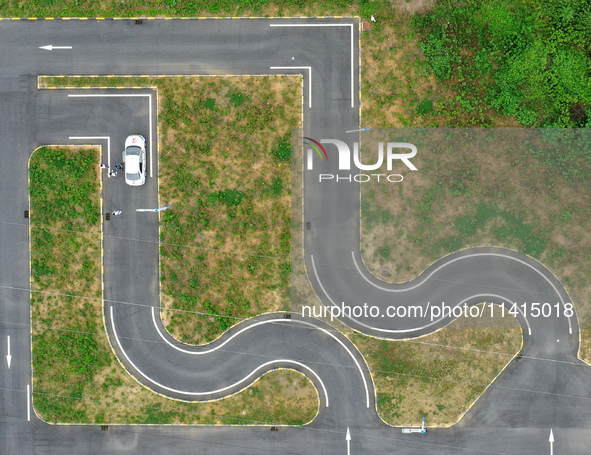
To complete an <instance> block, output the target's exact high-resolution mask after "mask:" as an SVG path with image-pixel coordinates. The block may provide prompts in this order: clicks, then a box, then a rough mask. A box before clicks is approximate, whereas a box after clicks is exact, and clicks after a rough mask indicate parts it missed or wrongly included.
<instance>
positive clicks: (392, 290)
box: [312, 251, 574, 335]
mask: <svg viewBox="0 0 591 455" xmlns="http://www.w3.org/2000/svg"><path fill="white" fill-rule="evenodd" d="M479 256H494V257H501V258H504V259H510V260H512V261H515V262H519V263H520V264H523V265H526V266H527V267H529V268H530V269H532V270H533V271H535V272H536V273H537V274H538V275H540V276H541V277H542V278H544V280H546V281H547V282H548V284H550V286H552V289H554V292H555V293H556V295H557V296H558V298H559V299H560V303H562V306H563V307H565V311H566V305H565V303H564V300H563V299H562V295H561V294H560V292H558V289H556V286H554V283H552V281H550V279H549V278H548V277H547V276H546V275H544V274H543V273H542V272H540V271H539V270H538V269H536V268H535V267H534V266H533V265H531V264H528V263H527V262H525V261H523V260H521V259H518V258H515V257H513V256H509V255H507V254H501V253H472V254H467V255H465V256H460V257H457V258H455V259H450V260H448V261H446V262H445V263H443V264H442V265H440V266H439V267H437V268H436V269H435V270H433V271H432V272H431V273H429V275H427V276H426V277H425V278H424V279H423V280H422V281H421V282H420V283H417V284H415V285H414V286H411V287H408V288H405V289H392V288H385V287H383V286H379V285H377V284H375V283H372V282H371V281H370V280H369V279H368V278H367V277H366V276H365V275H364V274H363V272H362V271H361V269H360V268H359V265H357V261H356V260H355V252H354V251H351V257H352V258H353V263H354V264H355V267H356V268H357V271H358V272H359V274H360V275H361V277H362V278H363V279H364V280H365V281H367V282H368V283H369V284H371V285H372V286H374V287H375V288H378V289H380V290H382V291H386V292H406V291H410V290H412V289H415V288H417V287H419V286H420V285H422V284H423V283H425V282H426V281H427V280H428V279H429V278H431V276H433V274H434V273H435V272H437V271H439V270H441V269H442V268H444V267H447V266H448V265H449V264H452V263H454V262H456V261H459V260H462V259H468V258H472V257H479ZM313 261H314V259H312V262H313ZM316 278H318V277H316ZM491 295H492V294H491ZM570 303H571V304H572V302H570ZM573 308H574V305H573ZM565 317H566V318H567V320H568V332H569V335H572V334H573V327H572V322H571V317H572V316H565Z"/></svg>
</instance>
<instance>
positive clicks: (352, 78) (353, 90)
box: [269, 24, 355, 107]
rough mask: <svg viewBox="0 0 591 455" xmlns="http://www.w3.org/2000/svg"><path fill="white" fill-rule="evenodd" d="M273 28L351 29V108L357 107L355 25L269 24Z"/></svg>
mask: <svg viewBox="0 0 591 455" xmlns="http://www.w3.org/2000/svg"><path fill="white" fill-rule="evenodd" d="M269 25H270V26H271V27H349V28H350V29H351V107H355V64H354V58H353V54H354V44H353V43H354V35H355V32H354V29H353V24H269Z"/></svg>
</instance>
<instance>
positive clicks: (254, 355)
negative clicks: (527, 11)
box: [0, 19, 591, 454]
mask: <svg viewBox="0 0 591 455" xmlns="http://www.w3.org/2000/svg"><path fill="white" fill-rule="evenodd" d="M294 24H296V25H295V26H293V25H294ZM276 25H280V26H276ZM287 25H289V26H287ZM357 43H358V26H357V22H356V21H353V20H346V19H338V20H337V19H310V20H289V19H257V20H255V19H253V20H246V19H244V20H145V21H144V22H143V25H136V24H135V22H134V21H132V20H121V21H95V20H90V21H78V20H72V21H2V22H0V56H1V58H0V137H1V138H2V139H3V140H2V141H0V157H1V158H2V161H1V163H2V165H1V166H0V194H1V195H2V198H0V204H1V205H0V208H1V213H3V219H2V221H1V222H0V239H2V241H1V242H0V346H3V347H4V346H5V340H6V339H7V336H10V339H11V350H12V352H11V353H12V356H13V360H12V365H11V368H10V369H8V368H7V365H5V364H2V366H1V367H0V453H6V454H13V453H15V454H16V453H68V454H70V453H71V454H74V453H191V452H197V453H221V454H230V453H237V454H238V453H240V454H243V453H282V454H287V453H298V454H304V453H306V454H312V453H314V454H316V453H323V454H325V453H326V454H328V453H345V452H346V451H347V450H348V448H347V441H346V438H345V436H346V432H347V429H349V430H350V434H351V440H350V442H349V445H350V452H351V453H376V454H378V453H400V454H411V453H412V454H416V453H434V454H448V453H449V454H452V453H453V454H457V453H491V454H501V453H502V454H518V453H519V454H541V453H548V452H549V449H550V446H549V441H548V436H549V433H550V428H553V434H554V436H555V438H556V442H555V448H556V450H557V453H563V454H583V453H588V452H589V450H588V447H589V443H590V442H591V431H590V430H589V422H590V419H589V417H590V414H591V410H590V409H591V408H590V407H589V403H590V401H589V400H590V399H591V393H590V390H591V387H590V386H591V371H590V370H589V368H588V367H587V366H586V365H584V364H583V363H582V362H581V361H580V360H578V359H577V350H578V343H579V331H578V330H579V328H578V322H577V318H576V314H574V315H573V316H571V317H570V318H569V317H561V318H558V317H556V318H552V317H550V318H535V320H534V319H533V318H529V317H527V315H525V316H523V317H521V316H520V317H518V320H519V321H520V323H521V324H522V327H523V329H524V348H523V351H522V355H523V357H521V358H520V360H519V361H517V359H515V360H513V361H512V364H511V365H510V366H509V367H508V368H507V369H506V370H505V371H504V372H503V373H502V375H501V376H500V377H499V379H498V380H497V381H496V382H495V383H494V384H493V386H491V387H490V388H489V389H488V391H487V392H486V393H485V394H484V395H483V396H482V397H481V399H479V400H478V402H477V403H476V404H475V406H474V407H473V408H472V409H471V410H470V411H469V412H468V413H467V415H466V416H465V417H464V418H463V419H462V420H461V422H460V423H459V424H458V425H456V426H454V427H453V428H450V429H430V430H429V432H428V433H427V434H426V435H416V434H413V435H406V434H402V433H401V431H400V429H399V428H391V427H388V426H387V425H385V424H383V422H381V420H380V419H379V417H378V416H377V413H376V411H375V391H374V387H373V382H372V380H371V376H370V375H369V373H368V370H367V366H366V365H365V362H364V360H363V358H362V357H361V355H360V354H359V352H358V351H357V350H356V349H355V347H354V346H353V345H352V344H351V343H350V342H349V341H348V340H347V339H346V338H345V337H344V336H343V335H342V334H340V333H339V332H337V331H335V330H334V329H332V328H331V327H330V326H328V325H326V324H324V323H322V322H320V321H317V320H315V319H310V318H302V317H300V316H298V315H295V314H294V315H292V318H291V319H285V318H284V317H283V314H270V315H265V316H261V317H257V318H252V319H249V320H247V321H244V322H242V323H240V324H238V325H237V326H235V327H233V328H232V329H231V330H230V331H228V332H227V333H226V334H225V335H224V336H223V337H222V338H220V339H219V340H216V342H214V343H212V344H211V345H208V346H204V347H191V346H186V345H183V344H181V343H179V342H177V341H175V340H173V339H172V338H171V337H170V336H169V335H168V334H167V333H166V332H165V330H164V328H163V326H162V323H161V321H160V319H159V315H158V307H159V290H158V247H157V242H158V224H157V216H156V215H155V214H154V213H138V212H135V209H137V208H152V207H156V205H157V203H158V198H157V191H158V188H157V184H156V182H157V180H156V178H155V177H156V176H157V173H158V169H157V159H156V158H155V157H156V156H157V155H155V153H157V150H154V151H153V153H154V155H152V156H151V157H150V158H149V166H150V172H152V174H151V175H149V176H148V179H147V183H146V185H145V186H144V187H141V188H130V187H128V186H126V185H125V184H124V182H123V178H122V176H121V175H119V176H118V177H116V178H112V179H107V178H106V176H104V177H105V180H104V194H103V202H104V208H105V211H112V210H115V209H120V210H122V214H121V215H120V216H117V217H112V219H111V220H109V221H107V220H106V218H105V217H104V215H103V220H104V225H103V226H104V229H105V245H104V248H105V249H104V253H105V301H106V303H105V307H104V309H105V320H106V324H107V329H108V333H109V337H110V342H111V345H112V346H113V348H114V349H115V351H116V353H117V355H118V357H119V359H120V360H121V361H122V362H123V363H124V364H125V365H126V367H127V368H128V370H129V371H130V373H132V374H133V375H134V376H135V377H136V378H137V379H138V380H139V381H140V382H141V383H142V384H144V385H145V386H146V387H148V388H150V389H152V390H154V391H156V392H158V393H161V394H164V395H168V396H171V397H173V398H178V399H188V400H203V399H212V398H219V397H221V396H225V395H227V394H229V393H233V392H234V391H237V390H240V389H241V388H243V387H244V386H245V385H247V384H248V383H249V382H251V381H252V380H253V379H255V378H256V377H257V376H259V375H260V374H261V373H262V372H264V371H267V370H269V369H272V368H276V367H278V366H289V367H291V368H295V369H298V370H300V371H303V372H304V373H305V374H306V375H307V376H308V377H309V378H310V379H311V380H312V381H313V382H314V384H315V385H316V387H317V389H318V391H319V396H320V399H321V410H320V412H319V415H318V417H317V418H316V419H315V420H314V422H312V423H311V424H310V425H308V426H306V427H304V428H281V429H280V431H278V432H270V431H269V428H268V427H240V428H236V427H219V428H215V427H166V426H125V425H117V426H110V428H109V430H108V431H101V429H100V428H99V427H95V426H76V425H74V426H55V425H48V424H46V423H44V422H41V421H40V420H39V419H37V418H36V416H35V414H34V412H31V410H32V408H31V407H30V406H28V400H29V399H30V394H29V395H28V394H27V386H30V384H31V367H30V364H31V359H30V356H31V354H30V352H31V351H30V329H29V325H30V319H29V263H28V258H29V242H28V223H27V220H25V219H24V218H23V211H24V210H26V209H27V208H28V194H27V162H28V158H29V156H30V154H31V153H32V152H33V150H34V149H35V148H36V147H38V146H39V145H44V144H65V143H72V144H79V143H98V144H101V145H102V150H103V153H105V152H107V153H110V158H109V157H108V156H104V157H103V160H105V158H106V159H107V160H108V159H111V160H113V162H118V161H120V153H121V150H122V144H123V141H124V139H125V137H126V136H127V135H128V134H132V133H140V134H142V135H144V136H145V137H146V138H147V139H148V143H149V144H152V145H154V144H156V143H157V138H156V137H155V136H154V131H155V122H156V119H155V116H154V115H153V114H154V112H153V111H152V117H150V108H149V107H150V106H149V103H148V97H146V96H144V97H142V98H140V97H112V98H110V97H85V98H74V97H69V96H68V95H71V94H76V93H79V92H81V91H67V90H52V91H48V90H37V89H36V76H37V75H39V74H273V73H302V74H304V81H305V89H304V95H305V97H304V130H305V132H306V134H309V135H310V136H311V137H315V136H316V133H315V131H316V130H318V131H320V129H322V131H323V133H322V134H325V132H326V131H329V134H330V135H331V137H332V138H335V139H342V140H346V141H349V142H350V141H351V138H350V137H348V136H346V135H345V133H344V131H347V130H351V129H355V128H357V127H358V125H359V110H358V103H359V100H358V95H357V87H358V85H359V79H358V72H359V67H358V57H359V54H358V53H359V49H358V45H357ZM47 44H53V45H64V46H66V45H67V46H72V49H64V50H53V51H46V50H42V49H39V46H43V45H47ZM277 67H280V68H281V69H272V68H277ZM285 67H297V68H294V69H293V70H290V69H285ZM310 81H312V84H311V87H310V86H309V85H308V84H310ZM308 89H309V90H308ZM126 92H127V91H125V90H123V91H121V90H117V93H118V94H125V93H126ZM84 93H85V94H100V93H104V92H103V91H96V92H94V91H86V90H85V91H84ZM133 93H141V94H144V95H148V96H154V95H153V94H152V93H151V92H150V91H148V90H143V91H140V92H138V91H134V92H133ZM352 93H353V97H352V96H351V94H352ZM152 109H155V107H154V106H152ZM150 119H151V120H150ZM151 130H152V133H150V131H151ZM318 134H320V133H318ZM73 137H89V138H95V139H70V138H73ZM316 137H317V136H316ZM97 138H98V139H97ZM106 138H109V139H106ZM109 146H110V147H109ZM336 163H337V161H336V160H330V159H329V160H328V161H327V162H325V163H323V164H319V165H318V166H316V169H315V170H314V172H307V173H306V174H305V185H304V188H305V189H304V200H305V204H304V207H305V212H304V216H305V219H306V220H309V221H311V222H312V226H313V229H311V230H310V231H306V235H305V245H304V247H305V260H306V265H307V271H308V274H309V278H310V281H311V283H312V286H313V287H314V289H315V291H316V293H317V295H318V296H319V297H320V299H321V301H322V303H323V304H324V305H326V306H327V307H331V306H333V305H335V304H337V305H338V304H339V303H340V302H345V301H346V302H350V303H351V304H358V303H362V302H367V303H370V304H372V305H375V306H376V307H379V308H380V309H385V308H386V307H387V306H390V305H394V306H397V307H398V306H402V307H409V306H411V305H416V306H420V307H421V308H423V309H424V308H425V306H426V305H427V302H439V301H445V302H448V303H450V304H451V303H453V304H463V303H464V302H466V303H467V304H474V303H478V302H479V301H483V300H486V301H494V302H498V301H500V300H503V301H504V300H505V299H506V300H507V301H515V302H517V301H519V302H521V301H530V302H531V301H532V300H533V298H532V296H535V297H536V301H537V300H538V297H539V296H544V297H545V298H546V300H547V301H552V302H554V301H555V302H559V303H561V305H563V306H564V304H565V303H567V302H569V301H570V300H569V298H568V295H567V293H566V291H565V290H564V288H563V286H562V285H561V283H560V282H559V281H558V280H557V279H556V278H555V277H554V276H553V275H552V274H551V273H550V272H549V271H548V270H547V269H545V268H544V267H543V266H541V265H540V264H539V263H538V262H537V261H535V260H533V259H531V258H528V257H526V256H524V255H521V254H518V253H515V252H513V251H509V250H503V249H498V248H483V249H473V250H465V251H462V252H458V253H454V254H453V255H450V256H448V257H445V258H442V260H441V261H439V262H437V263H435V264H433V265H432V266H431V267H430V268H429V269H428V270H427V271H425V273H423V274H422V275H421V276H420V277H418V278H417V279H416V280H414V281H412V282H409V283H406V284H404V285H399V286H395V285H386V284H384V283H382V282H380V281H379V280H377V279H375V278H374V277H373V276H371V275H370V274H369V273H368V272H367V270H365V269H364V267H363V264H362V261H361V258H360V254H359V244H360V238H359V184H357V183H355V182H351V183H343V182H340V183H338V184H336V183H335V184H324V183H320V182H318V179H317V177H318V173H320V172H333V173H337V172H339V170H338V169H336V168H335V166H336ZM319 195H320V196H319ZM546 300H545V301H546ZM450 320H451V318H439V319H436V320H432V319H431V318H430V317H429V313H426V315H425V316H424V317H416V318H384V317H379V316H378V317H368V318H364V317H355V318H344V319H343V322H345V323H346V324H348V325H349V326H351V327H353V328H354V329H356V330H359V331H361V332H364V333H368V334H370V335H374V336H378V337H383V338H407V337H414V336H419V335H422V334H425V333H429V332H431V331H433V330H436V329H438V328H440V327H443V326H444V325H445V324H447V323H449V322H450ZM29 414H30V417H29ZM417 423H418V422H417ZM558 450H559V451H560V452H558Z"/></svg>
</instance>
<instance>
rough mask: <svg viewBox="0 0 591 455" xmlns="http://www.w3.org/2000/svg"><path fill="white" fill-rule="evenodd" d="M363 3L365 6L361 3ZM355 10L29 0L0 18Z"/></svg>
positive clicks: (291, 2)
mask: <svg viewBox="0 0 591 455" xmlns="http://www.w3.org/2000/svg"><path fill="white" fill-rule="evenodd" d="M362 3H367V2H363V1H362ZM355 11H356V8H355V7H354V6H352V5H351V2H348V1H345V0H334V1H329V0H317V1H314V2H308V1H305V0H279V1H271V0H240V1H236V0H202V1H199V2H194V1H189V0H144V1H140V0H127V1H125V2H116V3H115V2H105V1H102V0H85V1H84V2H83V3H82V2H79V1H76V0H60V1H59V2H57V1H54V0H31V1H15V2H4V3H2V4H0V17H138V16H150V17H155V16H166V17H195V16H224V17H228V16H291V15H307V16H313V15H319V14H330V15H337V14H338V15H347V14H353V13H354V12H355Z"/></svg>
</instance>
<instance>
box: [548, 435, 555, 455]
mask: <svg viewBox="0 0 591 455" xmlns="http://www.w3.org/2000/svg"><path fill="white" fill-rule="evenodd" d="M549 441H550V455H554V433H552V428H550V439H549Z"/></svg>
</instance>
